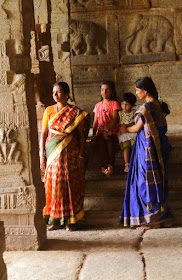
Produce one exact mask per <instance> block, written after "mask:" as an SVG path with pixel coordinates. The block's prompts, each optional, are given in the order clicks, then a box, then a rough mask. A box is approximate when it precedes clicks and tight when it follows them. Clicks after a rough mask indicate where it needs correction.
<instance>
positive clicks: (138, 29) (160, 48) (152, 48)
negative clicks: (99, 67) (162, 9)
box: [126, 15, 176, 55]
mask: <svg viewBox="0 0 182 280" xmlns="http://www.w3.org/2000/svg"><path fill="white" fill-rule="evenodd" d="M175 50H176V48H175V45H174V43H173V26H172V24H171V22H170V21H169V20H168V19H166V18H165V17H163V16H159V15H154V16H146V15H137V18H135V20H134V21H133V24H132V25H131V26H130V33H129V35H128V38H127V43H126V53H127V55H132V54H134V55H136V54H147V53H159V52H172V53H175Z"/></svg>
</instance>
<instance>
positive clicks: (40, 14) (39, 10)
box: [34, 0, 48, 31]
mask: <svg viewBox="0 0 182 280" xmlns="http://www.w3.org/2000/svg"><path fill="white" fill-rule="evenodd" d="M34 11H35V23H36V24H40V25H43V26H42V29H43V30H44V31H46V30H45V29H46V27H45V26H46V24H47V22H48V19H47V0H34Z"/></svg>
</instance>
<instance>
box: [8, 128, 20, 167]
mask: <svg viewBox="0 0 182 280" xmlns="http://www.w3.org/2000/svg"><path fill="white" fill-rule="evenodd" d="M6 138H7V143H8V146H9V147H10V150H9V154H8V158H7V162H9V163H12V162H18V159H19V157H20V151H17V150H16V148H17V144H18V143H17V141H16V136H15V131H14V130H13V129H12V128H9V129H8V131H7V134H6Z"/></svg>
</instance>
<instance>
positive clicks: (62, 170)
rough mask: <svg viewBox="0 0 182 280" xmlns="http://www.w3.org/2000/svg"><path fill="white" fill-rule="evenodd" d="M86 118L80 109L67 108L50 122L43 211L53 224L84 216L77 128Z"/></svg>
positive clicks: (71, 106)
mask: <svg viewBox="0 0 182 280" xmlns="http://www.w3.org/2000/svg"><path fill="white" fill-rule="evenodd" d="M86 115H87V113H86V112H83V111H80V109H79V108H78V107H76V106H73V105H67V106H66V107H64V108H63V109H62V110H60V111H59V112H58V113H57V114H56V115H55V116H54V117H52V118H51V119H50V120H49V123H48V128H49V132H48V137H47V140H46V157H47V167H46V171H45V176H44V186H45V191H46V206H45V207H44V209H43V216H44V218H46V219H48V220H49V222H48V223H49V224H53V225H60V224H64V223H67V224H71V223H76V222H77V221H78V220H80V219H81V218H82V217H83V216H84V209H83V199H84V170H80V168H79V166H78V156H79V135H78V133H77V129H76V128H77V126H78V125H79V124H81V123H82V121H83V119H84V118H85V117H86Z"/></svg>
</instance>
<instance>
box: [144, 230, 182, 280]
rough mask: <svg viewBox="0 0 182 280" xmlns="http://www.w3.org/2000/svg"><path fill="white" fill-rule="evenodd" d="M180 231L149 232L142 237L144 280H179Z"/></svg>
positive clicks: (181, 236) (181, 260) (180, 259)
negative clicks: (145, 279)
mask: <svg viewBox="0 0 182 280" xmlns="http://www.w3.org/2000/svg"><path fill="white" fill-rule="evenodd" d="M181 233H182V229H181V228H171V229H158V230H156V231H155V230H149V231H147V232H146V233H145V235H144V237H143V242H142V247H143V253H144V258H145V267H146V278H147V279H150V280H154V279H156V278H157V279H158V280H163V279H168V280H173V279H175V280H180V279H181V263H182V246H181V244H182V234H181Z"/></svg>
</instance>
